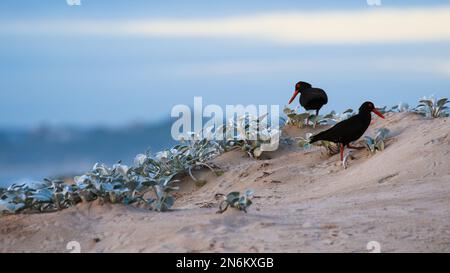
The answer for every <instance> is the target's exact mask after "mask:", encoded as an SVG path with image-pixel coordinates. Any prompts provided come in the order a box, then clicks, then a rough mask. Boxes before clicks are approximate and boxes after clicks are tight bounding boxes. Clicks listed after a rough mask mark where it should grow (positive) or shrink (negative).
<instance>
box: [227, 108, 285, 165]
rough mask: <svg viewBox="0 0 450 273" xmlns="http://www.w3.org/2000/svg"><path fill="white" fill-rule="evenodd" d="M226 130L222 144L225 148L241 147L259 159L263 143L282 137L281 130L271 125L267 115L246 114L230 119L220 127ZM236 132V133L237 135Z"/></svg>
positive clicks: (266, 143)
mask: <svg viewBox="0 0 450 273" xmlns="http://www.w3.org/2000/svg"><path fill="white" fill-rule="evenodd" d="M221 131H222V132H223V131H225V132H224V141H222V142H221V146H222V147H223V148H224V150H227V151H228V150H232V149H241V150H242V151H244V152H246V153H247V154H248V155H249V156H250V157H251V158H254V159H258V158H259V157H261V155H262V153H263V152H264V150H263V149H262V145H263V144H264V145H267V146H269V145H272V144H273V143H276V142H275V141H272V140H273V139H275V140H277V139H279V138H280V134H281V132H280V130H279V129H277V128H272V127H271V126H269V124H268V121H267V115H263V116H260V117H254V116H251V115H248V114H247V115H244V116H241V117H239V118H238V119H237V120H235V119H230V120H229V121H228V122H227V125H226V127H224V128H220V130H219V132H221ZM235 134H236V135H235Z"/></svg>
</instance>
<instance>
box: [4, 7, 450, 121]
mask: <svg viewBox="0 0 450 273" xmlns="http://www.w3.org/2000/svg"><path fill="white" fill-rule="evenodd" d="M341 2H343V1H286V0H284V1H237V0H228V1H169V0H167V1H112V0H109V1H103V0H95V1H94V0H82V5H81V6H78V7H70V6H68V5H67V4H66V1H65V0H51V1H50V0H49V1H14V0H6V1H1V3H0V40H1V42H0V60H1V61H0V127H33V126H37V125H39V124H40V123H42V122H47V123H55V124H72V125H80V126H93V125H98V124H106V125H111V126H118V125H122V124H126V123H128V122H132V121H136V120H138V121H155V120H161V119H168V118H169V117H170V110H171V107H172V106H173V105H175V104H180V103H181V104H188V105H190V104H192V103H193V97H194V96H195V95H197V96H203V97H204V102H205V103H214V104H250V103H254V104H281V105H284V104H285V103H286V102H287V100H288V99H289V98H290V96H291V93H292V91H293V86H294V84H295V82H297V81H299V80H304V81H308V82H311V83H312V84H313V85H315V86H319V87H322V88H324V89H326V90H327V91H328V93H329V95H330V103H329V105H328V106H327V109H326V110H332V109H336V110H342V109H346V108H348V107H353V108H357V107H358V106H359V104H360V103H361V102H363V101H365V100H368V99H370V100H373V101H374V102H375V103H376V104H378V105H384V104H395V103H397V102H399V101H408V102H415V101H416V100H417V99H418V98H419V97H421V96H422V95H429V94H436V95H437V96H444V95H447V96H448V95H449V94H450V92H449V90H450V46H449V45H450V39H449V35H448V32H446V30H445V29H441V30H439V26H443V24H442V22H443V21H442V20H439V18H438V17H439V14H438V15H436V18H433V17H430V16H428V15H427V14H436V13H437V12H436V10H433V9H437V10H449V8H450V4H449V5H447V6H446V5H445V2H443V1H382V6H381V7H370V6H368V5H367V3H366V1H345V3H344V4H343V3H341ZM394 3H395V4H394ZM410 9H412V11H411V13H417V12H421V10H423V11H424V12H425V13H424V14H421V15H420V16H419V17H417V18H424V20H425V21H421V20H417V21H413V23H412V24H406V23H405V22H402V20H411V18H416V17H409V16H410V15H409V13H408V12H409V10H410ZM386 11H388V12H392V11H393V12H395V14H399V15H398V18H399V19H398V20H397V19H396V18H394V19H393V18H392V17H388V18H390V19H389V20H393V25H392V28H386V29H381V32H376V31H377V30H376V29H374V30H373V35H370V33H369V35H367V33H364V31H363V32H362V33H360V32H358V31H360V30H361V29H358V26H355V29H352V31H353V32H355V33H356V34H355V37H356V38H355V40H352V39H353V36H351V35H350V36H351V37H346V34H348V33H346V30H342V29H340V28H339V24H340V23H342V24H343V23H345V19H346V18H355V24H358V23H359V22H362V23H367V22H365V21H364V20H365V19H364V18H363V19H361V18H358V14H360V13H364V12H369V13H370V16H374V18H378V17H376V16H378V15H379V16H390V15H389V14H387V13H386ZM427 11H429V12H428V13H427ZM332 12H336V13H338V14H337V15H336V29H334V27H333V23H334V21H333V20H331V27H330V25H327V23H326V22H325V21H326V20H325V19H327V18H329V17H331V15H330V14H331V13H332ZM273 14H275V15H277V16H278V17H276V16H275V18H272V17H271V18H272V19H270V20H269V19H267V20H266V19H264V18H263V19H262V20H260V19H259V18H258V17H255V16H266V15H267V16H272V15H273ZM308 14H314V15H317V16H319V18H323V19H324V20H322V21H321V22H320V23H319V25H318V29H317V32H316V31H315V29H314V31H311V28H310V29H306V30H303V29H301V28H302V27H304V26H305V21H306V25H308V23H309V21H308V20H310V19H308V18H310V17H308ZM386 14H387V15H386ZM284 15H288V16H292V18H293V21H292V22H293V23H292V24H290V25H289V28H288V29H286V28H280V29H278V28H276V29H272V28H271V26H272V25H270V24H271V23H273V24H275V25H277V24H278V22H279V21H280V20H281V23H280V24H281V26H284V25H285V22H283V21H282V18H283V16H284ZM445 15H446V13H443V14H442V16H445ZM411 16H412V15H411ZM255 18H256V19H255ZM280 18H281V19H280ZM305 18H306V19H305ZM333 18H334V17H333ZM382 18H384V17H382ZM403 18H404V19H403ZM297 19H298V20H299V21H296V20H297ZM227 20H228V21H227ZM249 20H250V21H252V20H253V21H252V22H258V23H259V22H262V23H266V22H269V26H268V27H267V28H266V29H265V28H264V26H261V25H256V26H255V25H254V24H252V23H249V24H247V23H246V22H247V21H249ZM258 20H259V21H258ZM277 20H278V21H277ZM358 20H359V21H358ZM361 20H362V21H361ZM160 21H163V25H162V26H160V28H158V33H156V34H155V32H156V30H155V27H156V26H159V25H157V24H156V23H160ZM351 21H352V20H351ZM129 22H139V23H136V24H134V25H133V26H131V27H128V28H124V29H122V28H121V27H122V26H123V25H124V24H127V23H129ZM155 22H156V23H155ZM233 22H236V24H234V25H233ZM296 22H299V23H298V24H299V26H298V28H299V29H301V30H300V32H298V33H297V32H296V31H297V30H298V29H297V26H296V25H295V24H296ZM352 22H353V21H352ZM444 22H446V21H445V19H444ZM433 24H434V25H433ZM423 25H432V26H433V29H430V30H427V29H425V30H421V29H422V28H421V27H422V26H423ZM449 25H450V24H447V25H446V27H447V28H448V26H449ZM136 26H138V27H136ZM140 26H144V27H145V26H147V29H145V28H139V27H140ZM436 26H438V27H436ZM183 27H186V29H181V28H183ZM352 27H353V26H351V25H350V28H352ZM228 28H230V29H232V30H233V31H231V32H232V33H231V34H230V33H228V32H227V31H228V30H227V29H228ZM319 28H320V29H319ZM180 29H181V30H180ZM436 29H437V30H436ZM234 30H236V31H234ZM261 30H262V32H261ZM363 30H364V29H363ZM378 30H380V29H378ZM384 30H385V31H386V35H384V32H383V31H384ZM411 30H413V31H411ZM434 30H436V31H434ZM134 31H136V33H135V32H134ZM241 31H242V33H240V32H241ZM340 32H342V35H336V37H335V35H334V34H336V33H338V34H340ZM290 33H292V37H291V35H290ZM405 33H406V34H405ZM403 34H405V36H403ZM428 34H429V35H428ZM291 38H292V39H291Z"/></svg>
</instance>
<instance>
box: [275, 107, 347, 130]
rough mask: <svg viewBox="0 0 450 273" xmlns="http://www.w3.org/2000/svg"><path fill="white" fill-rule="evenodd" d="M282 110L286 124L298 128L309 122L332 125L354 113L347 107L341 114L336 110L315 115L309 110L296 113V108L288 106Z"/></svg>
mask: <svg viewBox="0 0 450 273" xmlns="http://www.w3.org/2000/svg"><path fill="white" fill-rule="evenodd" d="M283 112H284V114H285V115H286V116H287V117H288V119H287V121H286V124H287V125H293V126H297V127H299V128H304V127H305V126H308V125H310V123H311V125H313V124H314V123H317V124H319V125H333V124H336V123H338V122H340V121H342V120H345V119H347V118H349V117H351V116H353V115H355V114H356V113H355V112H354V111H353V109H347V110H345V111H344V112H343V113H342V114H338V113H336V111H331V112H330V113H328V114H326V115H319V116H316V115H314V114H310V113H309V112H305V113H298V112H297V111H296V110H293V109H291V108H289V107H285V108H284V110H283ZM313 121H316V122H313Z"/></svg>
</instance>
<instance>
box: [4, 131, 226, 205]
mask: <svg viewBox="0 0 450 273" xmlns="http://www.w3.org/2000/svg"><path fill="white" fill-rule="evenodd" d="M222 151H223V149H222V147H221V146H220V145H219V143H217V142H215V141H210V140H206V139H200V140H197V139H196V138H194V137H193V138H191V139H188V140H187V141H186V143H184V144H180V145H177V146H175V147H173V148H172V149H168V150H165V151H162V152H159V153H157V154H154V155H152V154H150V153H146V154H139V155H137V156H136V158H135V160H134V166H131V167H129V166H127V165H124V164H121V162H119V163H117V164H115V165H113V166H112V167H108V166H106V165H104V164H98V163H97V164H95V165H94V166H93V168H92V170H90V171H89V172H87V173H85V174H83V175H81V176H77V177H75V178H74V181H75V183H74V184H67V183H65V182H63V181H60V180H49V179H44V181H42V182H33V183H24V184H13V185H11V186H10V187H8V188H6V189H4V188H0V212H1V213H17V212H22V211H28V212H52V211H57V210H60V209H64V208H68V207H70V206H73V205H75V204H77V203H80V202H91V201H94V200H100V201H102V202H109V203H122V204H127V205H128V204H144V205H147V206H148V207H149V208H150V209H153V210H156V211H166V210H169V209H170V208H171V207H172V206H173V204H174V202H175V199H174V198H173V196H172V195H171V193H172V192H173V191H176V190H178V187H177V186H175V183H177V182H178V180H176V179H175V177H176V176H177V175H181V174H184V173H190V175H191V176H192V177H193V175H192V170H194V169H196V168H203V167H207V168H210V169H211V170H213V167H215V166H212V165H211V163H209V161H210V160H211V159H213V158H215V157H216V156H218V155H219V154H220V153H221V152H222ZM149 192H153V195H152V196H153V197H150V198H145V195H146V193H149Z"/></svg>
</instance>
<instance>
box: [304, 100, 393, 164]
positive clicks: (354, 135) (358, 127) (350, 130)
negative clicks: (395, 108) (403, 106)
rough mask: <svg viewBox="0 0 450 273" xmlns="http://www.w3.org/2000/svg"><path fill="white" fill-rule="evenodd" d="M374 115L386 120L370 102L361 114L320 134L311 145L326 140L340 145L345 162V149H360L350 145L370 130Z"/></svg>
mask: <svg viewBox="0 0 450 273" xmlns="http://www.w3.org/2000/svg"><path fill="white" fill-rule="evenodd" d="M372 113H375V114H376V115H378V116H379V117H381V118H383V119H384V116H383V114H381V113H380V111H378V110H377V108H375V105H374V104H373V103H372V102H370V101H366V102H364V103H363V104H362V105H361V107H360V108H359V113H358V114H356V115H354V116H352V117H350V118H348V119H346V120H343V121H341V122H339V123H337V124H336V125H334V126H333V127H331V128H330V129H328V130H326V131H323V132H320V133H318V134H317V135H314V136H312V137H311V138H310V140H309V143H314V142H317V141H321V140H325V141H330V142H334V143H337V144H339V147H340V152H341V161H343V160H344V148H345V146H347V148H351V149H360V148H359V147H353V146H351V145H350V143H352V142H353V141H356V140H358V139H359V138H360V137H362V135H363V134H364V133H365V132H366V130H367V128H369V125H370V122H371V121H372Z"/></svg>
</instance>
